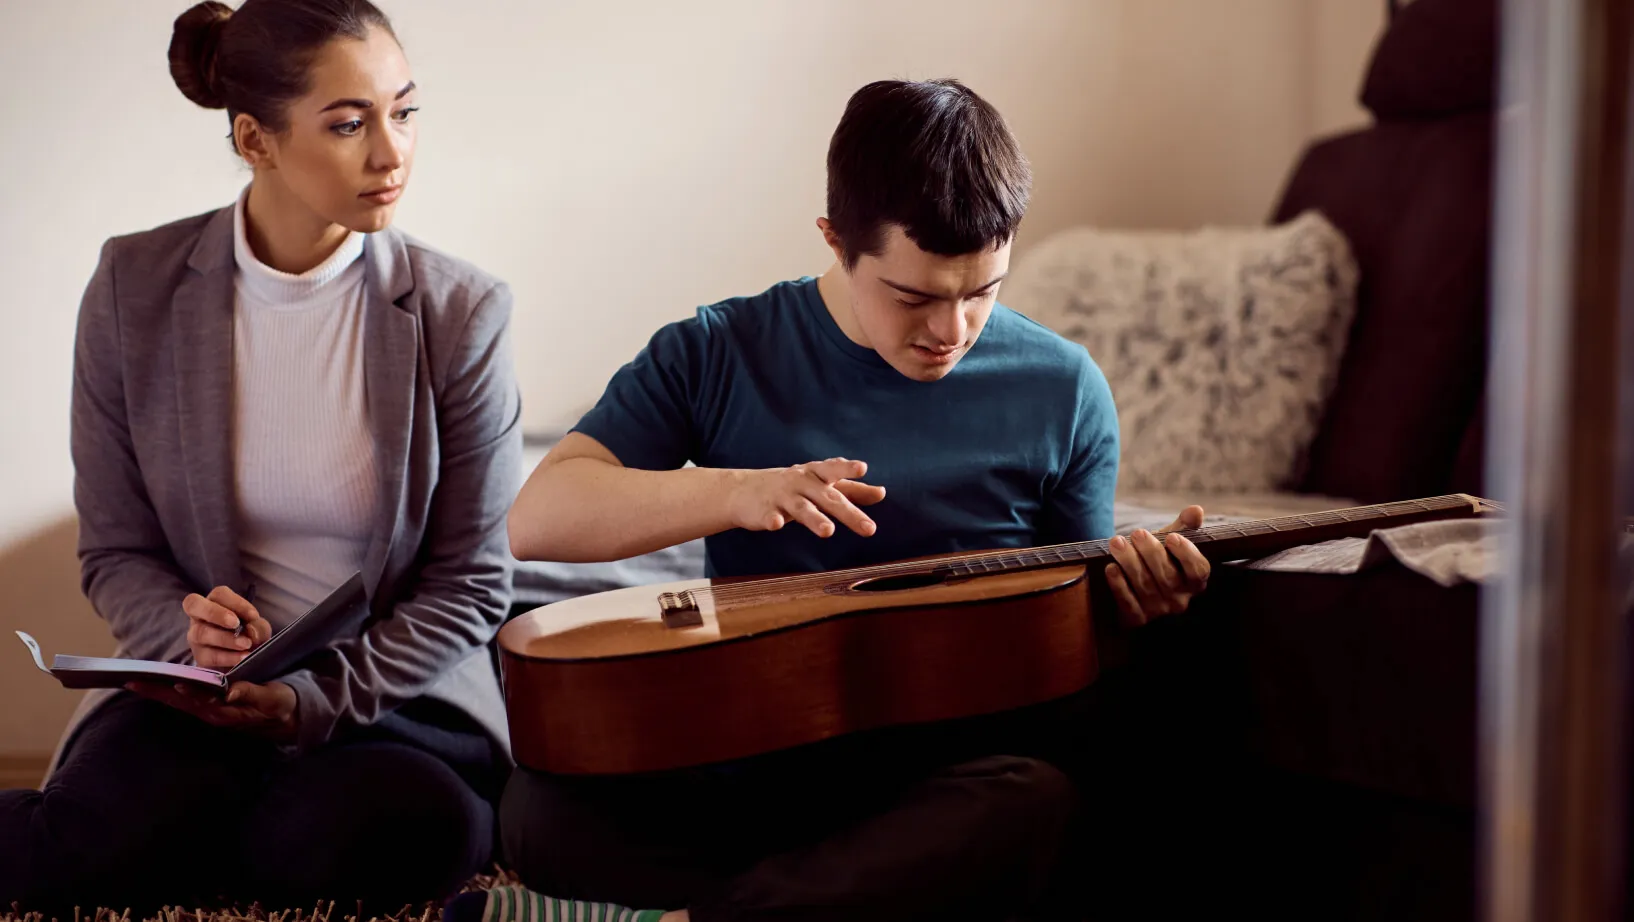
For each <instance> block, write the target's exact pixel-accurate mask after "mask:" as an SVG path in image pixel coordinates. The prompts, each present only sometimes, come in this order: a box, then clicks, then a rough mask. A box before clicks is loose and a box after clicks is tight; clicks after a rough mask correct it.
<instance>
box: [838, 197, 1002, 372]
mask: <svg viewBox="0 0 1634 922" xmlns="http://www.w3.org/2000/svg"><path fill="white" fill-rule="evenodd" d="M883 242H884V246H883V248H882V249H881V250H880V253H879V255H878V256H869V255H866V254H865V255H863V256H862V257H861V258H859V259H858V260H857V264H856V266H854V267H853V268H852V269H851V271H850V273H849V275H850V279H851V311H852V314H853V315H854V316H855V318H856V321H857V325H858V326H859V327H860V328H861V330H862V333H863V336H864V337H865V338H866V340H867V341H866V342H865V343H863V345H866V346H868V347H869V348H871V349H873V350H874V351H875V352H878V353H879V354H880V356H881V357H882V358H884V359H885V361H886V362H888V363H890V365H891V367H892V368H895V369H896V370H897V371H899V372H901V373H902V374H904V375H906V376H907V377H909V378H912V379H913V380H915V381H937V380H940V379H941V378H942V377H943V376H945V375H946V374H947V373H948V372H950V371H952V370H953V366H955V365H957V364H958V363H959V360H960V359H961V358H964V355H965V353H966V352H968V351H969V350H970V347H971V346H973V345H975V343H976V337H978V336H980V335H981V332H982V328H983V327H985V326H986V325H987V318H988V317H989V316H991V314H992V313H993V304H994V302H995V301H996V300H997V298H998V292H999V282H1001V281H1003V279H1004V276H1005V274H1006V273H1008V272H1009V271H1010V243H1009V241H1006V242H1005V243H1004V244H1003V245H1001V246H998V247H996V248H990V249H984V250H981V251H979V252H976V253H966V254H964V255H963V256H938V255H936V254H934V253H927V252H925V251H924V250H921V249H920V248H919V247H918V245H916V244H915V243H914V242H913V241H912V240H910V239H908V235H907V234H905V233H903V231H902V228H901V227H900V226H897V225H890V226H888V227H887V228H885V233H884V235H883Z"/></svg>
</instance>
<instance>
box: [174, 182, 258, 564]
mask: <svg viewBox="0 0 1634 922" xmlns="http://www.w3.org/2000/svg"><path fill="white" fill-rule="evenodd" d="M187 265H188V270H189V271H188V272H187V273H186V275H185V277H183V279H182V282H181V284H180V285H179V286H178V287H177V288H176V293H175V296H174V297H173V299H172V301H171V311H170V317H171V334H172V342H174V343H175V352H174V354H173V358H174V361H175V381H176V403H177V408H178V414H177V418H178V420H179V421H180V424H181V432H180V445H179V448H180V451H181V456H182V470H183V471H185V472H186V477H187V490H188V495H189V496H190V497H191V500H192V506H193V519H194V526H195V529H196V530H195V532H194V534H196V535H198V539H199V542H200V547H199V550H200V555H201V558H202V559H203V560H204V561H205V565H206V567H207V568H208V570H209V578H210V582H211V584H212V585H226V586H232V587H234V588H235V589H237V590H238V591H240V592H243V591H245V589H246V588H247V587H246V586H245V581H244V571H243V567H242V564H241V562H240V560H239V556H238V536H237V529H236V528H235V523H234V521H233V516H234V503H233V493H234V478H233V454H232V452H233V431H232V413H233V209H232V208H230V207H229V208H224V209H222V210H221V211H218V212H216V214H215V216H214V217H212V218H211V219H210V220H209V222H208V223H206V224H205V226H204V230H203V232H202V233H201V234H200V235H199V239H198V243H196V244H195V245H194V247H193V252H192V253H191V254H189V256H188V260H187ZM202 591H206V592H207V591H209V589H208V587H206V588H205V589H204V590H202Z"/></svg>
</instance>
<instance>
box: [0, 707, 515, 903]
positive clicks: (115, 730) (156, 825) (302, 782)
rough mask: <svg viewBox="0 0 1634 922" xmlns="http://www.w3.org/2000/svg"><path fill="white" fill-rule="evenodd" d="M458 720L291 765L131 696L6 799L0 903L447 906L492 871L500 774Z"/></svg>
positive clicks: (437, 713) (438, 713) (392, 720)
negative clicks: (38, 787)
mask: <svg viewBox="0 0 1634 922" xmlns="http://www.w3.org/2000/svg"><path fill="white" fill-rule="evenodd" d="M415 711H418V713H419V715H420V717H419V718H416V717H412V716H410V713H411V712H415ZM451 717H452V718H460V719H463V715H459V714H457V713H455V712H453V711H452V710H451V709H446V708H444V707H443V706H442V705H440V704H439V703H437V702H431V701H420V702H411V704H410V705H408V706H405V708H404V709H403V710H402V711H400V712H398V713H394V714H391V715H388V718H387V719H385V720H383V721H381V722H380V724H378V725H376V726H374V727H370V728H367V729H365V730H363V731H360V732H357V733H354V734H352V735H351V736H349V737H348V738H346V739H345V740H343V741H340V742H337V743H334V744H331V745H328V746H325V747H322V748H320V749H317V750H315V751H313V752H311V753H308V754H306V755H304V756H301V757H298V758H286V757H282V756H281V755H280V754H279V753H278V751H277V750H276V749H275V748H274V747H273V746H271V745H270V744H268V743H265V742H263V741H260V740H258V739H255V738H253V737H250V736H247V735H244V734H240V733H234V732H229V731H224V730H219V729H216V728H214V727H211V726H209V725H207V724H204V723H202V722H200V721H198V720H196V719H195V718H193V717H191V716H189V715H186V714H183V713H181V712H179V711H175V710H173V709H171V708H168V707H166V706H164V705H161V704H158V703H156V702H152V701H148V700H145V699H142V698H138V697H136V696H134V695H129V694H122V695H120V696H119V697H118V698H116V699H115V700H114V701H111V702H109V703H108V704H107V705H106V706H104V707H103V708H102V709H101V710H99V711H98V712H96V713H95V714H94V715H93V716H92V717H91V718H90V720H89V721H87V722H86V724H84V725H83V726H81V727H80V729H79V731H78V732H77V733H76V734H75V738H74V741H73V743H72V744H71V746H70V748H69V750H68V752H67V753H66V754H65V757H64V759H63V762H62V764H61V765H60V766H59V767H58V769H57V771H56V772H55V773H54V774H53V776H52V778H51V780H50V782H49V783H48V784H46V785H45V788H44V790H42V791H24V790H20V791H0V906H6V907H8V908H9V907H10V904H11V903H12V901H14V900H15V901H17V902H19V903H20V904H21V905H22V906H23V908H24V909H25V910H40V911H44V912H46V913H48V914H49V913H52V912H56V913H58V914H59V917H66V916H64V915H63V914H65V913H69V914H71V913H72V907H73V906H74V905H76V904H77V905H79V906H81V907H85V908H90V907H93V906H97V905H104V906H108V907H115V908H124V907H131V908H132V910H133V913H136V914H146V913H148V912H150V911H151V910H152V909H153V908H154V907H156V906H158V905H162V904H167V903H168V904H175V905H188V906H193V905H197V904H199V903H205V904H209V903H220V902H221V901H227V902H244V903H246V904H247V902H248V901H249V900H260V901H262V902H263V904H264V905H266V906H268V907H269V908H280V909H281V908H286V907H296V906H302V905H305V906H308V907H310V906H312V905H314V904H315V903H316V902H317V901H318V900H320V899H321V900H325V901H327V900H335V901H336V904H337V906H346V907H351V908H349V909H348V912H353V911H355V907H356V901H357V900H363V901H364V902H365V904H366V907H372V908H373V911H375V912H390V911H395V910H397V909H400V908H401V907H402V906H403V904H404V903H407V902H416V901H422V900H432V899H438V898H440V897H442V896H444V895H446V894H447V893H449V892H451V891H452V890H454V889H456V888H457V886H458V885H459V884H460V883H461V882H462V881H463V880H464V879H466V878H467V877H469V876H470V875H471V874H472V873H473V872H475V871H477V870H480V869H481V868H483V867H484V866H486V864H487V863H488V862H489V861H490V856H491V854H492V849H493V845H494V842H495V838H496V837H495V834H494V814H493V807H492V804H491V799H492V795H493V793H494V792H495V790H496V789H497V788H498V782H499V776H498V775H497V774H496V772H497V771H501V770H502V769H497V768H496V765H495V762H494V760H493V757H492V753H491V749H490V747H489V745H488V743H487V742H486V740H485V739H481V738H480V737H479V736H477V735H476V734H475V733H474V731H473V730H471V729H468V728H465V727H461V726H460V725H459V721H458V720H455V719H450V718H451ZM483 792H486V793H487V795H488V796H487V797H485V796H484V793H483ZM366 911H369V910H368V909H366Z"/></svg>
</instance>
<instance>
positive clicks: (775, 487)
mask: <svg viewBox="0 0 1634 922" xmlns="http://www.w3.org/2000/svg"><path fill="white" fill-rule="evenodd" d="M867 473H868V465H867V464H865V463H863V462H861V461H849V460H847V459H845V458H829V459H828V460H827V461H811V462H807V463H805V464H796V465H794V466H793V467H774V468H768V469H765V470H757V471H754V470H752V471H742V472H740V474H741V476H739V477H737V478H736V479H735V480H734V482H733V486H732V491H731V493H730V495H729V497H728V500H727V502H728V504H729V508H730V510H731V514H732V521H733V523H734V524H736V525H737V527H739V528H746V529H749V530H750V531H777V530H778V529H780V528H782V527H783V526H784V525H787V524H789V523H790V522H799V523H800V524H802V525H804V526H806V527H807V528H809V529H811V531H812V533H813V534H815V535H817V537H819V538H827V537H830V536H832V535H833V534H834V523H835V522H839V523H840V524H841V525H844V526H845V527H847V528H849V529H851V530H852V531H854V532H856V533H857V534H859V535H862V536H863V537H868V536H869V535H872V534H873V533H874V527H875V526H874V520H873V519H870V518H869V517H868V516H867V515H866V514H864V513H863V511H862V510H861V509H860V508H858V507H859V506H872V505H873V504H874V503H877V502H879V501H880V500H882V499H884V498H885V488H884V487H876V486H872V485H870V484H866V483H859V482H858V480H857V478H859V477H862V476H863V475H864V474H867Z"/></svg>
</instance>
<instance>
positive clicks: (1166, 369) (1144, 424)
mask: <svg viewBox="0 0 1634 922" xmlns="http://www.w3.org/2000/svg"><path fill="white" fill-rule="evenodd" d="M1356 277H1357V270H1356V262H1355V259H1354V258H1353V257H1352V255H1351V252H1350V247H1349V245H1348V244H1347V243H1346V241H1345V239H1344V236H1343V235H1342V234H1340V233H1339V231H1338V229H1336V228H1335V227H1334V226H1333V225H1332V224H1330V223H1329V222H1328V221H1327V220H1326V219H1325V218H1323V217H1322V216H1321V215H1320V214H1318V213H1316V212H1314V211H1313V212H1306V213H1305V214H1302V215H1300V216H1299V217H1297V218H1295V219H1294V220H1292V221H1290V222H1288V223H1286V224H1282V225H1278V226H1275V227H1255V228H1205V229H1201V230H1195V231H1185V232H1156V231H1108V230H1099V229H1094V228H1079V229H1074V230H1069V231H1065V232H1062V233H1059V234H1056V235H1054V236H1052V237H1049V238H1048V239H1046V240H1044V241H1042V242H1040V243H1039V244H1038V245H1037V246H1036V247H1034V248H1032V249H1031V250H1030V251H1028V252H1026V253H1025V254H1024V255H1023V256H1022V257H1021V258H1019V259H1018V260H1017V263H1016V267H1015V270H1014V272H1013V273H1012V274H1011V277H1010V279H1009V280H1007V281H1006V282H1005V284H1004V291H1003V300H1004V303H1006V304H1007V305H1009V306H1011V307H1012V308H1014V309H1016V310H1018V311H1020V312H1022V313H1024V314H1026V315H1028V316H1030V317H1032V318H1033V319H1035V320H1037V321H1039V322H1040V323H1043V324H1044V325H1046V326H1048V327H1051V328H1052V329H1054V330H1056V331H1057V332H1059V333H1061V334H1062V335H1064V336H1066V337H1067V338H1068V339H1072V340H1074V341H1076V342H1079V343H1082V344H1083V345H1084V346H1085V347H1086V348H1087V349H1088V350H1089V354H1090V356H1091V357H1092V358H1094V359H1095V361H1096V363H1097V364H1099V365H1100V367H1101V370H1102V371H1103V372H1105V374H1106V377H1107V381H1108V382H1109V383H1110V384H1111V387H1112V396H1113V400H1114V401H1115V402H1116V403H1117V407H1118V419H1119V427H1120V431H1121V435H1122V441H1123V457H1122V460H1121V470H1120V474H1119V478H1118V489H1119V492H1120V493H1121V492H1126V491H1133V490H1163V491H1194V490H1195V491H1202V490H1209V491H1215V492H1234V491H1271V490H1277V489H1281V488H1284V487H1286V486H1287V485H1289V484H1291V483H1293V482H1295V481H1296V480H1297V479H1298V478H1299V476H1300V475H1301V473H1302V468H1303V465H1304V459H1305V453H1306V451H1307V450H1308V449H1309V447H1310V443H1311V440H1312V439H1313V438H1315V436H1316V432H1317V427H1318V426H1319V425H1320V423H1321V419H1322V411H1323V407H1324V405H1325V404H1326V402H1327V397H1328V395H1329V393H1330V392H1331V391H1332V388H1333V384H1334V380H1335V378H1336V377H1337V376H1338V371H1339V360H1340V358H1341V356H1342V355H1343V353H1344V347H1345V340H1346V337H1347V335H1348V333H1349V330H1350V322H1351V318H1352V316H1353V315H1354V313H1355V305H1356V298H1355V292H1356Z"/></svg>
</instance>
